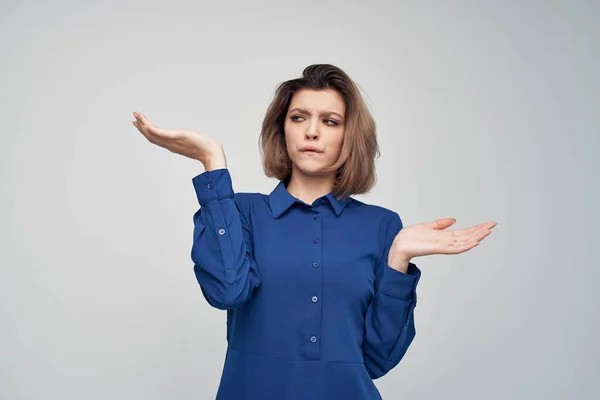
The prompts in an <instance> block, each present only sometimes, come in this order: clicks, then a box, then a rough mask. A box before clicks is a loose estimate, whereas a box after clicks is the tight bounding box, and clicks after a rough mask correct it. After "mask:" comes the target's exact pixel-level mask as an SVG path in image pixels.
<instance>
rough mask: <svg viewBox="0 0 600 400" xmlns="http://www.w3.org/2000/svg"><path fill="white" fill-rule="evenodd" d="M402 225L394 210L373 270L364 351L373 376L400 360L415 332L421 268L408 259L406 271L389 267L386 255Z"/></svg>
mask: <svg viewBox="0 0 600 400" xmlns="http://www.w3.org/2000/svg"><path fill="white" fill-rule="evenodd" d="M401 229H402V220H401V219H400V216H399V215H398V214H396V213H394V217H393V219H392V221H391V224H390V226H389V228H388V230H387V233H386V235H385V248H384V251H383V256H382V258H381V261H380V263H379V265H378V267H377V270H376V273H375V295H374V297H373V300H372V302H371V303H370V304H369V307H368V309H367V314H366V321H365V335H364V342H363V355H364V364H365V367H366V369H367V371H368V373H369V376H370V377H371V378H372V379H377V378H380V377H382V376H383V375H385V374H386V373H388V372H389V371H390V370H391V369H392V368H394V367H395V366H396V365H397V364H398V363H399V362H400V360H401V359H402V357H404V354H405V353H406V350H407V349H408V347H409V346H410V344H411V343H412V341H413V339H414V337H415V334H416V331H415V321H414V308H415V307H416V305H417V292H416V288H417V284H418V282H419V279H420V277H421V271H420V270H419V269H418V268H417V266H416V265H415V264H413V263H411V262H409V263H408V268H407V269H406V273H404V272H401V271H399V270H397V269H394V268H392V267H390V265H389V259H388V257H389V254H390V249H391V247H392V243H393V242H394V238H395V237H396V234H398V232H399V231H400V230H401ZM402 269H403V268H402Z"/></svg>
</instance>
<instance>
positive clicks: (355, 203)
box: [346, 197, 403, 235]
mask: <svg viewBox="0 0 600 400" xmlns="http://www.w3.org/2000/svg"><path fill="white" fill-rule="evenodd" d="M346 207H348V208H349V209H350V210H353V211H355V212H357V213H359V214H360V215H361V216H362V217H364V219H365V221H366V222H369V223H375V224H377V226H378V227H379V230H380V231H381V233H383V234H384V235H387V234H394V232H395V233H397V232H398V231H400V229H402V227H403V224H402V218H400V214H398V212H396V211H394V210H391V209H389V208H386V207H383V206H380V205H376V204H369V203H365V202H362V201H360V200H357V199H355V198H353V197H350V199H349V201H348V204H347V205H346Z"/></svg>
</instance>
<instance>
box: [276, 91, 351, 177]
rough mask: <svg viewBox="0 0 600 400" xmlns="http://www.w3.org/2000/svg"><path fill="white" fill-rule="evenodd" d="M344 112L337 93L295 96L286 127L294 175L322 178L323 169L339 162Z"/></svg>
mask: <svg viewBox="0 0 600 400" xmlns="http://www.w3.org/2000/svg"><path fill="white" fill-rule="evenodd" d="M345 112H346V106H345V104H344V99H343V98H342V96H341V95H340V94H339V93H338V92H337V91H335V90H331V89H327V90H312V89H302V90H299V91H297V92H296V93H294V96H293V97H292V101H291V103H290V106H289V107H288V112H287V114H286V118H285V125H284V130H285V140H286V145H287V152H288V155H289V156H290V158H291V160H292V164H293V166H292V170H293V172H292V173H293V174H297V173H301V174H305V175H321V174H320V170H321V168H323V167H328V166H330V165H332V164H334V163H335V162H336V161H337V159H338V157H339V155H340V152H341V149H342V143H343V139H344V127H345V121H344V115H345Z"/></svg>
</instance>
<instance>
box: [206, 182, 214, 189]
mask: <svg viewBox="0 0 600 400" xmlns="http://www.w3.org/2000/svg"><path fill="white" fill-rule="evenodd" d="M214 186H215V185H213V183H212V182H209V183H207V184H206V188H207V189H208V190H210V189H212V188H213V187H214Z"/></svg>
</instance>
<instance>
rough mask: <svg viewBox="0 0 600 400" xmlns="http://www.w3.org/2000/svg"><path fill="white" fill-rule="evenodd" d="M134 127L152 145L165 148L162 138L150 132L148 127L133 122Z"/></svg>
mask: <svg viewBox="0 0 600 400" xmlns="http://www.w3.org/2000/svg"><path fill="white" fill-rule="evenodd" d="M132 123H133V125H134V126H135V127H136V128H138V130H139V131H140V132H141V133H142V135H144V137H145V138H146V139H148V141H149V142H150V143H152V144H156V145H158V146H160V147H165V142H164V141H163V140H162V139H161V137H160V136H158V135H155V134H153V133H152V132H150V131H149V129H148V127H146V126H144V125H142V124H141V123H140V122H139V121H132Z"/></svg>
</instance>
